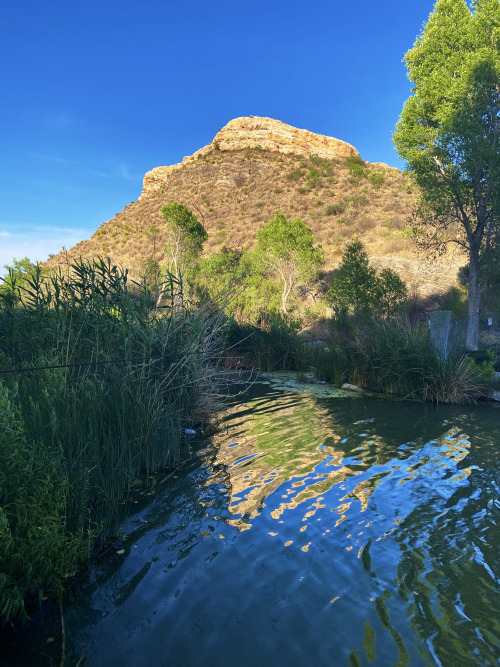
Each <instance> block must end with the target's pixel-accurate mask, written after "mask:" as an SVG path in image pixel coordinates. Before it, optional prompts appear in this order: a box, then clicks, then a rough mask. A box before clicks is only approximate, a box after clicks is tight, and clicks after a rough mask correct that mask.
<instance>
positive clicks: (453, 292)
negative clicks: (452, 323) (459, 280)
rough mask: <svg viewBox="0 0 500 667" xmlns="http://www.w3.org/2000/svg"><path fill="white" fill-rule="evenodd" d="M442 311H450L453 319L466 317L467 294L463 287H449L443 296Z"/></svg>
mask: <svg viewBox="0 0 500 667" xmlns="http://www.w3.org/2000/svg"><path fill="white" fill-rule="evenodd" d="M442 308H443V310H451V312H452V313H453V316H454V318H457V319H462V318H465V317H467V292H466V290H465V289H464V287H462V286H460V287H456V286H455V285H454V286H453V287H450V289H449V290H448V292H447V293H446V294H445V296H444V299H443V304H442Z"/></svg>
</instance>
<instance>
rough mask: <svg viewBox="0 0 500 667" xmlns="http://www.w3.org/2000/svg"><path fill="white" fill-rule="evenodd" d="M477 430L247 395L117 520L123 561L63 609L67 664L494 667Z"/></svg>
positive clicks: (456, 421) (487, 457) (491, 539)
mask: <svg viewBox="0 0 500 667" xmlns="http://www.w3.org/2000/svg"><path fill="white" fill-rule="evenodd" d="M266 392H267V393H266ZM489 419H490V418H489V413H488V412H486V411H485V410H482V411H481V410H480V409H479V408H478V409H474V408H473V409H471V411H470V412H469V413H467V414H463V408H462V409H461V412H458V411H457V410H455V409H453V408H442V409H436V408H434V407H430V406H422V405H418V404H395V403H389V402H383V401H380V400H359V397H358V398H356V399H355V400H345V399H343V400H341V401H339V400H332V399H324V398H318V397H317V396H311V395H301V394H298V393H294V394H290V393H280V392H276V391H273V390H268V389H265V388H262V394H261V395H258V396H255V398H254V399H249V400H248V401H247V403H246V404H240V405H236V406H234V408H232V409H231V410H230V411H229V412H228V414H227V415H226V417H225V419H224V421H223V424H222V426H223V428H221V430H220V433H219V434H218V435H217V436H216V437H215V438H214V441H213V443H212V445H211V446H209V447H207V448H206V449H205V450H204V452H203V453H202V454H201V455H200V458H199V460H198V463H197V465H193V464H188V465H187V466H186V467H185V470H184V474H183V475H181V476H180V477H179V479H177V480H173V479H172V480H169V483H168V484H167V485H166V486H165V488H164V490H163V492H162V494H161V495H160V496H158V497H157V498H155V500H154V501H153V502H152V504H151V505H150V506H149V507H148V508H147V509H146V510H144V511H143V512H142V514H140V516H136V517H135V518H134V517H131V519H130V520H129V522H128V524H126V526H125V528H124V529H125V531H126V532H127V531H128V536H127V537H126V539H125V543H126V553H125V555H124V556H122V557H121V560H118V557H116V556H113V558H112V559H111V562H110V563H109V567H108V568H107V569H106V568H105V567H104V568H103V569H102V571H101V575H100V577H97V578H96V585H94V586H93V587H92V585H89V588H88V593H86V596H85V595H82V598H81V599H80V600H79V602H78V604H77V605H74V606H73V607H69V608H68V610H67V612H66V618H67V624H68V627H70V628H71V629H72V630H71V631H72V633H73V634H72V636H73V642H74V646H73V648H74V651H75V654H77V653H78V651H79V650H80V649H81V648H82V647H83V646H86V650H87V654H88V664H89V665H95V666H97V665H113V664H120V665H121V666H122V667H125V666H126V665H135V664H137V665H155V666H156V665H167V664H168V665H218V666H219V665H222V666H224V665H228V666H229V665H231V667H232V666H233V665H254V664H255V663H256V662H257V663H259V664H262V665H276V664H286V665H287V666H288V665H292V666H293V665H304V664H318V665H322V664H325V665H326V664H335V665H349V664H375V665H384V666H385V665H389V664H400V665H404V664H412V665H426V664H433V663H435V664H442V665H449V664H457V665H459V664H464V665H465V664H485V665H487V664H496V663H497V661H498V659H499V658H500V653H499V649H498V646H500V627H499V621H498V620H497V619H499V618H500V598H499V592H498V584H499V583H500V582H499V576H500V562H499V556H498V553H499V550H498V547H499V546H500V545H499V536H498V531H497V525H498V519H499V518H500V517H499V513H500V503H499V501H498V491H499V486H498V463H497V461H498V457H497V455H496V454H495V455H493V453H492V451H491V450H492V449H493V450H494V449H495V448H496V452H497V453H498V442H497V441H496V436H495V434H496V424H495V422H494V421H493V420H490V421H488V420H489ZM360 424H362V428H363V430H362V431H361V429H360ZM139 519H144V520H146V521H147V525H146V526H145V525H144V524H142V523H141V521H140V520H139ZM86 619H87V620H86Z"/></svg>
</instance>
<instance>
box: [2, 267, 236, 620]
mask: <svg viewBox="0 0 500 667" xmlns="http://www.w3.org/2000/svg"><path fill="white" fill-rule="evenodd" d="M223 329H224V324H223V320H222V319H221V315H220V313H219V312H218V311H217V310H216V309H214V308H212V307H211V306H210V304H205V305H204V306H203V307H202V308H201V309H198V310H194V309H193V308H192V307H191V306H190V305H189V304H186V302H185V301H184V295H183V292H182V284H181V282H180V281H178V280H177V279H175V278H174V277H173V276H167V278H166V281H165V283H164V285H163V286H162V287H161V289H160V290H159V291H156V292H153V291H151V290H150V289H148V288H147V286H146V285H145V284H139V283H132V284H131V283H130V282H129V279H128V275H127V272H126V271H122V270H121V269H120V268H118V267H116V266H112V265H111V263H110V262H109V260H107V261H105V260H97V261H94V262H83V261H80V262H76V263H75V264H74V265H72V266H71V267H68V268H67V269H65V270H59V271H58V272H57V273H54V274H52V275H48V276H47V275H43V274H42V272H41V271H40V270H39V269H37V270H36V271H35V272H34V273H33V275H32V276H31V277H30V278H29V279H28V281H27V283H26V284H25V285H24V287H23V288H19V287H17V286H16V285H15V284H12V283H10V284H9V281H8V280H7V289H6V290H5V291H4V293H3V299H2V304H1V308H0V370H2V371H8V370H15V371H16V372H12V373H0V621H1V622H3V623H5V622H7V621H9V620H10V619H12V618H15V617H19V616H21V617H23V616H26V609H27V606H29V604H30V603H31V601H36V600H39V599H41V597H42V596H44V595H47V594H49V595H50V594H56V593H59V592H60V591H61V582H62V581H63V580H64V578H65V577H66V576H68V575H70V574H72V573H74V572H75V570H76V568H77V566H78V564H79V563H81V562H82V560H83V559H84V558H85V557H86V556H88V554H89V553H90V551H91V549H92V548H93V546H94V545H95V543H96V542H97V543H99V542H100V541H102V540H104V539H105V538H106V537H107V536H109V535H112V534H113V532H114V531H115V530H116V527H117V523H118V521H119V519H120V517H121V512H122V509H123V501H124V499H125V498H126V496H127V491H128V489H129V488H130V486H131V483H132V481H133V479H134V478H135V477H136V476H137V475H138V474H142V473H145V474H150V473H152V472H154V471H157V470H159V469H161V468H163V467H166V466H173V465H175V464H176V463H177V462H178V461H179V460H180V458H181V457H182V456H183V447H184V446H185V438H184V436H183V431H184V428H185V427H186V425H190V424H191V420H192V419H196V412H197V411H198V412H199V413H201V412H203V411H205V412H206V410H204V407H203V403H204V401H205V402H206V401H207V396H208V394H209V393H210V392H212V393H213V391H214V390H215V391H216V387H214V381H213V377H212V376H213V369H214V368H215V367H216V365H217V363H218V357H219V353H220V349H221V340H222V339H223V337H224V331H223ZM110 361H111V362H112V363H109V362H110ZM32 369H37V370H32Z"/></svg>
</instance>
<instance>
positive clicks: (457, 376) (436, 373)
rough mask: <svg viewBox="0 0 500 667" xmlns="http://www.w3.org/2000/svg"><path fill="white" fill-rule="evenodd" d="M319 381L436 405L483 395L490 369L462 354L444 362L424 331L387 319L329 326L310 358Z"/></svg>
mask: <svg viewBox="0 0 500 667" xmlns="http://www.w3.org/2000/svg"><path fill="white" fill-rule="evenodd" d="M309 361H310V363H311V364H312V365H314V367H315V369H316V375H317V377H318V378H319V379H321V380H326V381H328V382H332V383H333V384H336V385H337V386H340V385H342V383H344V382H350V383H353V384H356V385H359V386H361V387H364V388H366V389H368V390H370V391H375V392H380V393H389V394H395V395H398V396H402V397H405V398H415V399H419V400H424V401H434V402H437V403H467V402H472V401H475V400H477V399H478V398H480V397H482V396H484V395H486V393H487V386H488V381H489V379H490V378H491V376H492V374H493V372H492V366H491V364H489V363H487V362H483V363H482V364H478V363H476V362H475V361H474V360H473V359H472V358H471V357H470V356H468V355H466V354H465V353H463V352H460V351H458V352H455V353H453V354H450V355H449V356H448V357H447V358H446V359H444V358H443V357H442V356H441V355H440V354H439V353H438V352H437V351H436V349H435V348H434V347H433V345H432V344H431V342H430V341H429V331H428V327H427V326H425V325H420V324H413V325H410V324H409V323H408V322H405V321H401V320H397V319H389V320H365V321H362V322H357V323H356V322H353V321H352V320H351V321H349V320H347V319H344V320H339V321H336V322H334V323H333V324H332V327H331V331H330V335H329V336H328V340H327V343H326V344H325V346H324V347H322V348H315V349H314V350H313V351H312V353H311V355H310V359H309Z"/></svg>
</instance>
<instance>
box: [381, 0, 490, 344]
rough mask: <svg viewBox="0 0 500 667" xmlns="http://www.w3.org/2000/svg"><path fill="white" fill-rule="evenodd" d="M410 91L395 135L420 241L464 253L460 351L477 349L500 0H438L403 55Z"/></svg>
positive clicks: (486, 242) (486, 246)
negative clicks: (417, 194)
mask: <svg viewBox="0 0 500 667" xmlns="http://www.w3.org/2000/svg"><path fill="white" fill-rule="evenodd" d="M405 60H406V65H407V68H408V74H409V78H410V80H411V81H412V82H413V83H414V87H413V95H412V96H411V97H410V98H409V99H408V100H407V101H406V103H405V106H404V109H403V112H402V115H401V118H400V120H399V122H398V124H397V127H396V131H395V133H394V141H395V143H396V147H397V150H398V152H399V154H400V155H401V157H402V158H403V159H405V160H406V162H407V168H408V170H409V172H410V173H411V174H412V175H413V177H414V179H415V181H416V183H417V184H418V185H419V186H420V191H421V198H420V203H419V206H418V209H417V211H416V216H415V221H416V231H417V234H418V239H419V241H420V243H421V245H423V246H424V247H427V248H429V247H433V248H435V249H437V250H441V249H442V248H443V247H444V246H445V245H446V244H447V243H457V244H459V245H460V246H462V247H463V248H465V249H466V251H467V252H468V255H469V263H470V278H469V294H468V316H469V326H468V331H467V347H468V349H477V347H478V331H479V306H480V297H481V285H482V281H483V276H482V273H483V269H484V267H485V266H487V265H488V262H489V258H490V254H491V251H492V248H493V246H494V245H495V241H496V238H497V237H498V232H499V224H500V113H499V108H500V87H499V85H498V81H499V79H500V4H499V2H498V0H477V2H475V3H474V4H473V8H472V10H471V9H469V7H468V6H467V3H466V2H465V1H464V0H438V2H437V3H436V6H435V8H434V11H433V13H432V14H431V15H430V17H429V20H428V22H427V24H426V26H425V27H424V29H423V32H422V34H421V35H420V36H419V37H418V38H417V41H416V42H415V45H414V47H413V48H412V49H410V51H408V53H407V54H406V57H405Z"/></svg>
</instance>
